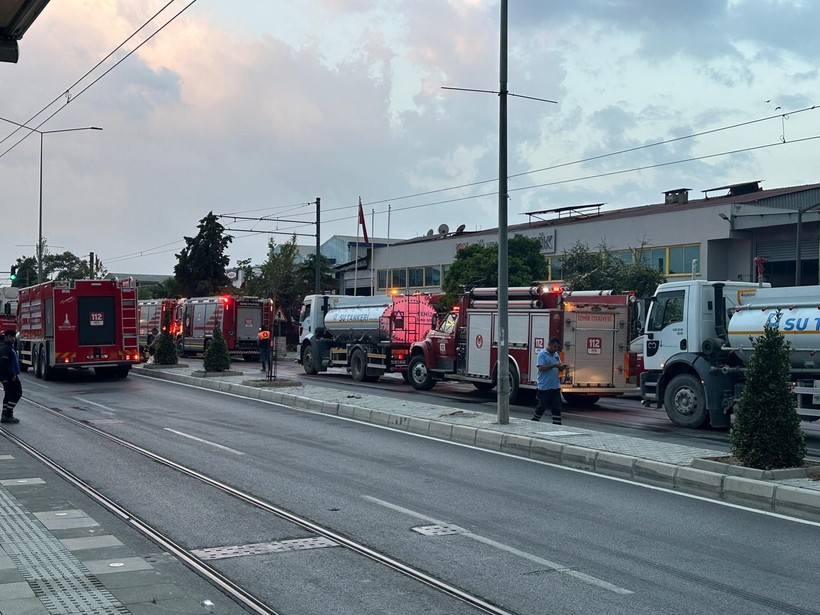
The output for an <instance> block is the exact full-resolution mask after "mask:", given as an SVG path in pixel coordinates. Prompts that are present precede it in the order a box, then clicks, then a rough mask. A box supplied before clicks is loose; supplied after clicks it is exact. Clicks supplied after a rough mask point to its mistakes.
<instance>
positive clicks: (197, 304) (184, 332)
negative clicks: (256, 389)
mask: <svg viewBox="0 0 820 615" xmlns="http://www.w3.org/2000/svg"><path fill="white" fill-rule="evenodd" d="M175 320H176V322H177V323H179V327H180V328H179V332H178V334H177V338H176V339H177V351H178V352H179V356H181V357H184V356H187V355H189V354H194V353H204V352H205V350H206V349H207V348H208V344H210V343H211V339H212V338H213V333H214V328H215V327H217V326H218V327H219V328H220V330H221V331H222V335H223V337H224V338H225V343H226V344H227V345H228V352H229V353H230V354H231V356H233V357H242V358H243V359H245V360H246V361H258V360H259V346H258V341H257V339H258V338H257V335H258V333H259V328H260V327H263V326H267V327H270V325H271V324H272V322H273V301H272V300H271V299H260V298H258V297H235V296H233V295H222V296H219V297H195V298H191V299H182V300H180V301H179V303H177V306H176V316H175ZM269 330H270V329H269Z"/></svg>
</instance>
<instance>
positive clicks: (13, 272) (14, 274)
mask: <svg viewBox="0 0 820 615" xmlns="http://www.w3.org/2000/svg"><path fill="white" fill-rule="evenodd" d="M9 279H10V280H11V281H12V282H14V280H16V279H17V265H12V266H11V271H9Z"/></svg>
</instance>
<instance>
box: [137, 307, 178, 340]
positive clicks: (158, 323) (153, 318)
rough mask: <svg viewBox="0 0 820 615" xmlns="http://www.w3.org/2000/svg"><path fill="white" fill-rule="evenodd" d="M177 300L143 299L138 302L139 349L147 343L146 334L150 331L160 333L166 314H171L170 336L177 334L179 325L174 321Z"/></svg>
mask: <svg viewBox="0 0 820 615" xmlns="http://www.w3.org/2000/svg"><path fill="white" fill-rule="evenodd" d="M177 303H179V299H144V300H142V301H140V302H139V315H140V322H139V338H140V348H143V347H144V346H145V345H146V344H147V343H148V334H149V333H150V332H151V330H152V329H154V328H156V330H157V331H162V326H163V323H164V322H165V316H166V314H169V313H170V314H171V331H170V333H171V335H173V336H175V337H176V335H177V333H178V332H179V328H180V325H179V323H178V322H177V321H176V320H175V319H174V316H175V315H176V307H177Z"/></svg>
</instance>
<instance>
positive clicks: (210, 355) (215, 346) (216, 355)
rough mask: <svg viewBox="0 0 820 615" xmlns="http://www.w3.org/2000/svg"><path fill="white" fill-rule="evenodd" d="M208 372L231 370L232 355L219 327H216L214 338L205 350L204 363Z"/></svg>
mask: <svg viewBox="0 0 820 615" xmlns="http://www.w3.org/2000/svg"><path fill="white" fill-rule="evenodd" d="M202 364H203V366H204V367H205V371H206V372H226V371H228V370H229V369H231V355H230V354H229V353H228V345H227V344H226V343H225V337H224V336H223V335H222V329H220V328H219V326H216V327H214V336H213V337H212V338H211V342H210V343H209V344H208V347H207V348H206V349H205V360H204V361H203V362H202Z"/></svg>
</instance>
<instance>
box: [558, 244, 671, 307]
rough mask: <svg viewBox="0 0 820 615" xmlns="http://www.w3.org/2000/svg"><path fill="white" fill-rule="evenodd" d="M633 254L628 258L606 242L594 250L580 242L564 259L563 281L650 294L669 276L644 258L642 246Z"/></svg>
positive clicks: (577, 285) (587, 287)
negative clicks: (614, 250) (665, 275)
mask: <svg viewBox="0 0 820 615" xmlns="http://www.w3.org/2000/svg"><path fill="white" fill-rule="evenodd" d="M630 253H631V254H630V258H628V259H626V260H625V259H623V258H622V257H620V256H616V255H615V254H613V253H612V251H611V250H610V249H609V248H607V246H606V245H600V246H599V247H598V249H597V250H595V251H592V250H590V248H589V246H588V245H587V244H585V243H583V242H581V241H579V242H577V243H576V244H575V245H574V246H572V248H570V249H569V250H568V251H567V253H566V254H565V256H564V258H563V259H562V262H561V266H562V271H563V274H562V277H563V280H564V282H565V283H566V285H567V286H568V287H569V288H570V289H572V290H608V289H612V290H616V291H618V292H626V291H630V290H633V291H635V293H636V295H637V296H638V297H641V298H645V297H651V296H652V295H653V294H654V292H655V289H656V288H657V287H658V284H660V283H661V282H665V281H666V278H665V277H664V276H663V274H662V273H660V272H658V270H657V269H655V268H653V267H651V266H650V265H649V264H648V263H647V262H646V261H645V260H644V258H643V257H644V246H643V245H642V246H641V247H640V248H633V249H631V250H630Z"/></svg>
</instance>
